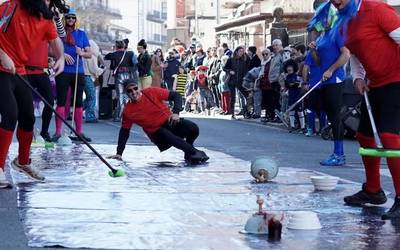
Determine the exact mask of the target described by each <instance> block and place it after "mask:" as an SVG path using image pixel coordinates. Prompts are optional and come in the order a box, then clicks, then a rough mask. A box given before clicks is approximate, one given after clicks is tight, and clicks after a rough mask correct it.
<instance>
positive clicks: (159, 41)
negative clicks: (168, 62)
mask: <svg viewBox="0 0 400 250" xmlns="http://www.w3.org/2000/svg"><path fill="white" fill-rule="evenodd" d="M147 43H148V44H152V45H157V46H163V45H165V44H167V36H164V35H160V34H153V37H152V38H150V39H147Z"/></svg>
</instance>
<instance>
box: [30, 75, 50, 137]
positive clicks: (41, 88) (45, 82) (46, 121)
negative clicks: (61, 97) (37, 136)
mask: <svg viewBox="0 0 400 250" xmlns="http://www.w3.org/2000/svg"><path fill="white" fill-rule="evenodd" d="M27 77H28V80H29V82H30V83H31V85H32V86H33V87H34V88H36V89H37V91H38V92H39V94H41V95H42V96H43V97H44V99H45V100H46V101H47V102H48V103H50V105H54V96H53V93H52V91H51V85H50V78H49V76H48V75H46V74H40V75H27ZM52 114H53V111H52V110H51V108H50V107H48V106H47V105H44V109H43V113H42V133H48V132H49V125H50V121H51V117H52Z"/></svg>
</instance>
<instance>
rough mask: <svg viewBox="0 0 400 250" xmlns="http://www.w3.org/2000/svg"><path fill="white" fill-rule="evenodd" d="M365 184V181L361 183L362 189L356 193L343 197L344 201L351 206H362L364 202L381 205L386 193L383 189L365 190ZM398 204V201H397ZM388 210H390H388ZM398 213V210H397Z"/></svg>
mask: <svg viewBox="0 0 400 250" xmlns="http://www.w3.org/2000/svg"><path fill="white" fill-rule="evenodd" d="M365 188H366V185H365V183H364V184H363V185H362V190H361V191H359V192H358V193H355V194H353V195H350V196H346V197H344V202H345V203H346V204H347V205H352V206H362V205H364V204H366V203H370V204H374V205H382V204H385V203H386V201H387V198H386V195H385V193H384V192H383V190H379V191H378V192H376V193H370V192H367V191H366V190H365ZM395 204H396V202H395ZM399 205H400V203H399ZM399 207H400V206H399ZM389 211H390V210H389ZM398 213H399V215H400V211H399V212H398Z"/></svg>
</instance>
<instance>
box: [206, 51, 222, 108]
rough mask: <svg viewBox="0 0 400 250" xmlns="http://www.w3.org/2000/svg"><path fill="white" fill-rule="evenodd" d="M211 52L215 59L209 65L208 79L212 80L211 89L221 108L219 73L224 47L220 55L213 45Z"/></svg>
mask: <svg viewBox="0 0 400 250" xmlns="http://www.w3.org/2000/svg"><path fill="white" fill-rule="evenodd" d="M210 53H211V55H212V57H213V59H212V60H211V63H210V65H209V69H208V79H209V81H210V89H211V93H212V95H213V99H214V104H215V106H216V107H217V108H220V100H221V98H220V95H221V93H220V92H219V89H218V84H219V75H220V73H221V70H222V69H221V67H220V65H221V59H220V57H221V56H222V55H223V49H222V48H221V50H220V53H219V55H218V52H217V48H215V47H213V48H211V52H210ZM209 62H210V61H209Z"/></svg>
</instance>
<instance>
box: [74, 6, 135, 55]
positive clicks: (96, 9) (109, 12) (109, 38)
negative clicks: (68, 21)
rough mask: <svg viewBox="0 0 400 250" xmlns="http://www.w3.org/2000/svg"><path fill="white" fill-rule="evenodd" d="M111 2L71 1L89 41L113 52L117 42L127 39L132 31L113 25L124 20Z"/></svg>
mask: <svg viewBox="0 0 400 250" xmlns="http://www.w3.org/2000/svg"><path fill="white" fill-rule="evenodd" d="M109 2H110V0H74V1H70V5H71V7H73V8H75V9H76V11H77V15H78V20H79V28H81V29H83V30H85V32H86V33H87V34H88V37H89V39H92V40H94V41H95V42H96V43H97V44H98V45H99V47H100V48H101V49H102V50H103V51H104V52H108V51H112V48H113V45H114V44H115V40H118V39H123V38H126V37H127V35H128V34H130V33H131V30H130V29H127V28H125V27H121V26H118V25H115V24H113V23H112V21H113V20H120V19H122V15H121V12H120V11H119V9H117V8H112V7H110V3H109Z"/></svg>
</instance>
